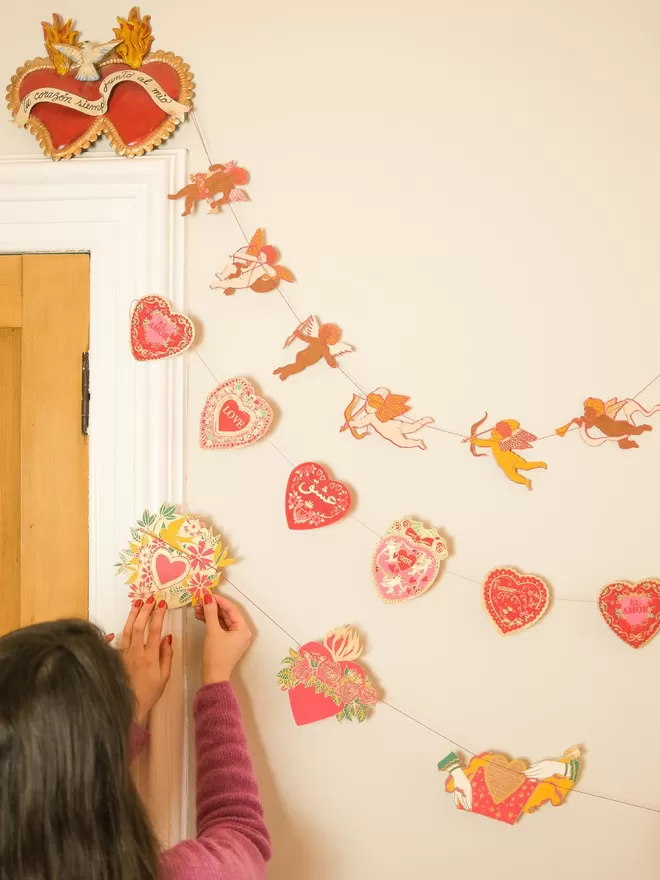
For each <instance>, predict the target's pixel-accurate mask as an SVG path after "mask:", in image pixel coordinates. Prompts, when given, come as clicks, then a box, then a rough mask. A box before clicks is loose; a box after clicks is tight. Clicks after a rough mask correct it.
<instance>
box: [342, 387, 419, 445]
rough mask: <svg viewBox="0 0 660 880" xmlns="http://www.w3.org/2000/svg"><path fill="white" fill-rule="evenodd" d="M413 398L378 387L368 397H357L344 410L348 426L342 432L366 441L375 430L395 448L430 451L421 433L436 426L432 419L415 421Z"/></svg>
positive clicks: (357, 395) (356, 395)
mask: <svg viewBox="0 0 660 880" xmlns="http://www.w3.org/2000/svg"><path fill="white" fill-rule="evenodd" d="M409 400H410V398H409V397H406V396H405V395H403V394H390V392H389V391H388V390H387V388H376V390H375V391H372V392H371V394H367V396H366V398H365V397H362V395H360V394H354V395H353V399H352V400H351V402H350V403H349V404H348V406H347V407H346V409H345V410H344V424H343V425H342V427H341V428H340V429H339V430H340V431H350V432H351V435H352V436H353V437H355V439H356V440H364V438H365V437H367V436H368V435H369V434H370V433H371V432H372V431H374V432H375V433H376V434H378V435H380V436H381V437H382V438H383V439H384V440H389V441H390V443H392V444H393V445H394V446H399V447H400V448H402V449H426V443H425V442H424V440H423V439H422V438H421V437H419V436H418V432H419V431H420V430H421V429H422V428H424V427H425V426H426V425H430V424H432V423H433V419H432V418H431V417H430V416H425V417H424V418H422V419H417V420H416V421H413V420H412V419H409V418H408V417H407V416H406V415H405V413H407V412H409V410H410V407H409V406H408V401H409Z"/></svg>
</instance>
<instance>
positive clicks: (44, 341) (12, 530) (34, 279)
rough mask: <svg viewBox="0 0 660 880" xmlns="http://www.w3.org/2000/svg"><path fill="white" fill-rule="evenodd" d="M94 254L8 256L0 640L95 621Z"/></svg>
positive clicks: (3, 319)
mask: <svg viewBox="0 0 660 880" xmlns="http://www.w3.org/2000/svg"><path fill="white" fill-rule="evenodd" d="M88 345H89V256H88V255H86V254H25V255H20V254H17V255H6V256H0V389H1V393H0V562H1V564H2V582H1V585H0V635H2V634H3V633H5V632H9V631H10V630H12V629H16V628H18V627H20V626H26V625H28V624H30V623H36V622H38V621H42V620H53V619H55V618H58V617H87V615H88V555H89V551H88V457H87V438H86V437H85V436H83V433H82V425H81V397H82V381H81V380H82V354H83V352H86V351H87V349H88Z"/></svg>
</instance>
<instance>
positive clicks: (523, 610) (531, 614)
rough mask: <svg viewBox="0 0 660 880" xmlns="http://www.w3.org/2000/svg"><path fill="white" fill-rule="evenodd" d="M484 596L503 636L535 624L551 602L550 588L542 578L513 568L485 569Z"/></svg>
mask: <svg viewBox="0 0 660 880" xmlns="http://www.w3.org/2000/svg"><path fill="white" fill-rule="evenodd" d="M483 595H484V603H485V605H486V610H487V611H488V614H489V615H490V616H491V618H492V620H493V623H494V624H495V626H497V628H498V629H499V631H500V632H501V633H502V634H503V635H505V636H506V635H509V634H510V633H514V632H519V631H520V630H522V629H526V628H527V627H528V626H532V624H534V623H536V621H537V620H539V619H540V618H541V617H542V616H543V615H544V614H545V612H546V611H547V608H548V603H549V602H550V590H549V589H548V585H547V584H546V582H545V581H544V580H542V579H541V578H540V577H535V576H534V575H531V574H522V573H521V572H519V571H516V569H515V568H495V569H493V570H492V571H490V572H488V574H487V575H486V579H485V581H484V588H483Z"/></svg>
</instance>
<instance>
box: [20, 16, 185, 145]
mask: <svg viewBox="0 0 660 880" xmlns="http://www.w3.org/2000/svg"><path fill="white" fill-rule="evenodd" d="M117 21H118V22H119V27H118V28H116V29H115V37H116V39H115V40H107V41H105V42H103V41H101V42H92V41H89V40H84V41H80V40H79V39H78V37H79V34H78V31H75V30H73V28H72V26H71V20H69V21H67V22H66V23H63V21H62V19H61V18H60V16H58V15H54V16H53V24H52V25H51V24H48V23H47V22H43V23H42V25H43V30H44V38H45V41H46V50H47V52H48V58H35V59H33V60H32V61H27V62H26V63H25V64H24V65H23V66H22V67H20V68H19V69H18V70H17V71H16V73H15V74H14V76H13V77H12V79H11V82H10V84H9V87H8V90H7V103H8V107H9V110H10V112H11V114H12V117H13V119H14V121H15V122H16V124H17V125H20V126H25V127H26V128H27V129H28V131H31V132H32V134H34V135H35V137H36V138H37V140H38V141H39V145H40V146H41V148H42V150H43V152H44V154H45V155H46V156H50V157H51V158H53V159H69V158H71V157H72V156H77V155H78V154H79V153H80V152H81V151H82V150H86V149H87V147H89V145H90V144H92V143H93V142H94V141H95V140H96V139H97V138H98V137H100V135H101V134H105V135H106V137H107V138H108V140H109V141H110V144H111V146H112V147H113V149H114V150H115V152H116V153H118V154H119V155H120V156H128V157H131V156H141V155H142V154H143V153H146V152H148V151H149V150H152V149H154V147H157V146H158V145H159V144H161V143H162V142H163V141H164V140H166V139H167V138H168V137H169V136H170V134H171V133H172V132H173V131H174V130H175V128H176V126H177V125H178V124H179V123H180V122H182V121H183V120H184V119H185V116H186V114H187V113H188V111H189V110H190V108H191V107H192V95H193V88H194V84H193V78H192V74H191V73H190V69H189V67H188V65H187V64H185V63H184V62H183V61H182V59H181V58H179V57H178V56H176V55H173V54H172V53H171V52H162V51H158V52H150V47H151V43H152V41H153V37H152V36H151V26H150V23H149V16H145V17H144V18H140V17H139V14H138V11H137V7H134V8H133V9H132V10H131V12H130V13H129V17H128V19H122V18H118V19H117Z"/></svg>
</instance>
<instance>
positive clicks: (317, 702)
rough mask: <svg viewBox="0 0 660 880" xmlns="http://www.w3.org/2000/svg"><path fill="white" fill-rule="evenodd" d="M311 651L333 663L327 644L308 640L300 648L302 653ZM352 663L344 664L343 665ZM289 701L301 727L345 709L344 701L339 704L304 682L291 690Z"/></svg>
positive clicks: (294, 718)
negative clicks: (306, 685)
mask: <svg viewBox="0 0 660 880" xmlns="http://www.w3.org/2000/svg"><path fill="white" fill-rule="evenodd" d="M307 651H311V652H312V653H313V654H315V655H317V656H318V657H320V658H323V659H325V661H326V662H328V663H332V662H333V659H332V655H331V654H330V651H328V649H327V648H326V647H325V645H322V644H320V643H319V642H307V644H305V645H303V646H302V647H301V648H300V654H301V655H304V653H305V652H307ZM344 665H346V666H349V665H352V664H348V663H346V664H342V666H344ZM289 703H290V704H291V712H292V713H293V720H294V721H295V722H296V724H297V725H298V726H299V727H301V726H302V725H303V724H312V723H313V722H315V721H323V720H324V719H326V718H332V716H333V715H337V714H338V713H339V712H342V711H343V709H344V705H345V704H344V703H341V704H340V705H337V703H335V701H334V700H333V699H332V698H331V697H328V696H327V695H325V694H317V693H316V690H315V689H314V688H313V687H305V685H304V682H301V683H300V684H298V685H296V686H295V687H293V688H291V689H290V690H289Z"/></svg>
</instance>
